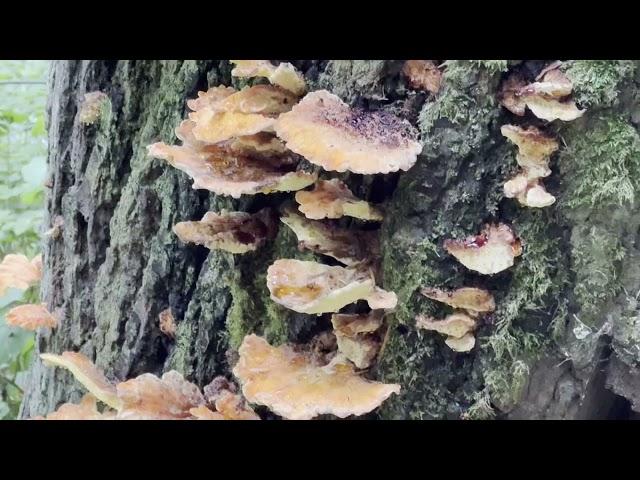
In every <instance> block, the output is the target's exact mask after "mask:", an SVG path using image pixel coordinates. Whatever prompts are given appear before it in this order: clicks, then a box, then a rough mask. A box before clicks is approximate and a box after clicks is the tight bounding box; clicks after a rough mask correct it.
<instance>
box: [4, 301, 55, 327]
mask: <svg viewBox="0 0 640 480" xmlns="http://www.w3.org/2000/svg"><path fill="white" fill-rule="evenodd" d="M5 321H6V322H7V325H11V326H12V327H20V328H23V329H25V330H32V331H33V330H37V329H38V328H56V327H57V326H58V319H57V318H56V317H54V316H53V315H52V314H51V313H50V312H49V310H47V307H46V304H44V303H42V304H27V305H18V306H17V307H13V308H12V309H11V310H9V311H8V312H7V315H6V317H5Z"/></svg>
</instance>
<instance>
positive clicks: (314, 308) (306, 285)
mask: <svg viewBox="0 0 640 480" xmlns="http://www.w3.org/2000/svg"><path fill="white" fill-rule="evenodd" d="M267 288H268V289H269V292H270V293H271V299H272V300H273V301H274V302H276V303H278V304H280V305H283V306H284V307H286V308H289V309H291V310H293V311H296V312H299V313H310V314H312V313H316V314H321V313H327V312H337V311H338V310H340V309H341V308H342V307H344V306H346V305H349V304H350V303H354V302H356V301H358V300H367V301H368V300H369V297H375V296H376V295H378V296H379V295H380V293H379V292H378V291H376V286H375V282H374V278H373V275H372V273H371V272H370V271H367V270H365V269H358V268H345V267H338V266H329V265H323V264H321V263H316V262H307V261H302V260H293V259H279V260H276V261H275V262H274V263H273V264H272V265H271V266H269V268H268V270H267ZM380 291H381V292H383V293H384V294H387V297H388V298H387V302H388V303H389V304H393V306H395V303H396V302H397V299H396V302H391V300H393V299H391V298H389V297H391V296H393V298H396V297H395V294H392V293H391V292H385V291H384V290H381V289H380ZM375 300H378V301H379V298H378V297H375ZM387 308H393V307H387Z"/></svg>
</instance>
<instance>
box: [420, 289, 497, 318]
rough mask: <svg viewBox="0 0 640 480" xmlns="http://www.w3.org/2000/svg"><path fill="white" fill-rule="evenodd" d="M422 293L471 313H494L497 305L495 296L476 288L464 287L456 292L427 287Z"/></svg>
mask: <svg viewBox="0 0 640 480" xmlns="http://www.w3.org/2000/svg"><path fill="white" fill-rule="evenodd" d="M420 293H422V295H424V296H425V297H427V298H430V299H432V300H436V301H437V302H441V303H445V304H447V305H449V306H451V307H453V308H461V309H464V310H468V311H471V312H477V313H484V312H493V311H494V310H495V309H496V303H495V300H494V299H493V295H491V293H490V292H488V291H487V290H483V289H482V288H474V287H463V288H457V289H455V290H448V291H447V290H442V289H440V288H430V287H425V288H423V289H421V290H420Z"/></svg>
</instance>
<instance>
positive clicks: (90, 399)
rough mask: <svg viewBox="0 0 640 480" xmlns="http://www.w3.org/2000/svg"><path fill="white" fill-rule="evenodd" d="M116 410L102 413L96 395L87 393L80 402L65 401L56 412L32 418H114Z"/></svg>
mask: <svg viewBox="0 0 640 480" xmlns="http://www.w3.org/2000/svg"><path fill="white" fill-rule="evenodd" d="M114 419H115V412H113V411H106V412H104V413H100V412H99V411H98V404H97V401H96V397H94V396H93V395H91V394H90V393H87V394H86V395H85V396H84V397H82V399H81V400H80V402H79V403H77V404H76V403H64V404H62V405H60V407H58V409H57V410H56V411H55V412H52V413H49V414H48V415H46V416H45V417H42V416H40V417H33V418H32V419H31V420H114Z"/></svg>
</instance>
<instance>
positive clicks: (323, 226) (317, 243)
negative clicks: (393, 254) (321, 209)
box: [280, 210, 378, 265]
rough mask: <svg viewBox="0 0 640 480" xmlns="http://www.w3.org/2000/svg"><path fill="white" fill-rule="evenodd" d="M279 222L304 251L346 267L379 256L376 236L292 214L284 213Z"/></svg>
mask: <svg viewBox="0 0 640 480" xmlns="http://www.w3.org/2000/svg"><path fill="white" fill-rule="evenodd" d="M280 220H281V221H282V223H284V224H285V225H286V226H287V227H289V228H290V229H291V230H293V232H294V233H295V234H296V237H297V238H298V242H299V246H300V247H301V248H306V249H308V250H311V251H313V252H316V253H320V254H322V255H328V256H330V257H333V258H335V259H336V260H338V261H339V262H341V263H344V264H345V265H355V264H358V263H361V262H365V261H367V260H371V259H372V258H373V256H374V255H375V253H376V252H377V241H378V239H377V235H376V233H375V232H370V231H360V230H353V229H346V228H341V227H337V226H334V225H330V224H327V223H323V222H319V221H314V220H308V219H306V218H305V217H303V216H302V215H299V214H297V213H296V212H294V211H292V210H285V212H284V213H283V215H282V217H281V218H280Z"/></svg>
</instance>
